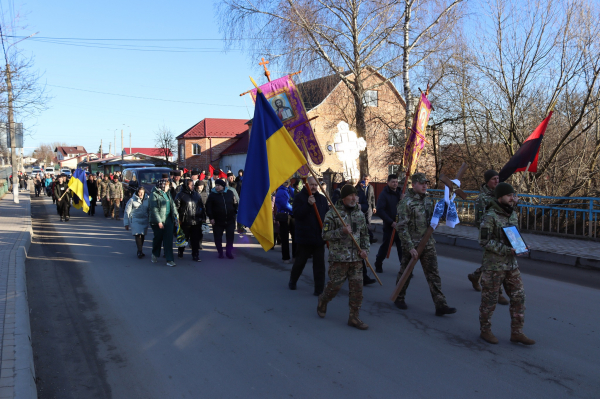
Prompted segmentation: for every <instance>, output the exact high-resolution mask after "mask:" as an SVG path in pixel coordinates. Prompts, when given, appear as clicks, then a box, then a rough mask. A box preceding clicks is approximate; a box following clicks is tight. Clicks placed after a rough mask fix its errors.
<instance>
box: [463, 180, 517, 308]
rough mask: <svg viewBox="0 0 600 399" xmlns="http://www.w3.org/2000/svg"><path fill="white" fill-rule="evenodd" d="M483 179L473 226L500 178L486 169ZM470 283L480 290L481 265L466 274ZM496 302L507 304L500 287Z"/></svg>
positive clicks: (483, 212) (492, 196)
mask: <svg viewBox="0 0 600 399" xmlns="http://www.w3.org/2000/svg"><path fill="white" fill-rule="evenodd" d="M483 179H484V180H485V183H483V184H482V185H481V189H480V192H479V195H478V196H477V199H476V200H475V226H477V228H479V225H480V224H481V219H482V218H483V215H484V214H485V212H486V208H487V205H488V204H489V202H490V201H493V200H494V199H496V197H495V196H494V189H495V188H496V186H497V185H498V182H499V181H500V178H499V177H498V172H496V171H495V170H492V169H490V170H488V171H487V172H485V173H484V174H483ZM467 278H468V279H469V281H470V282H471V284H473V289H474V290H475V291H481V285H479V280H480V279H481V267H478V268H477V269H475V271H474V272H473V273H471V274H469V275H468V276H467ZM498 303H499V304H500V305H508V299H506V297H505V296H504V295H502V287H500V295H498Z"/></svg>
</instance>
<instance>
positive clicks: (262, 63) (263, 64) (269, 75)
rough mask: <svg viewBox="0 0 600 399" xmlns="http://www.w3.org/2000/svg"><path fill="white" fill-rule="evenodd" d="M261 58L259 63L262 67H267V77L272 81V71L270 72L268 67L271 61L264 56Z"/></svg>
mask: <svg viewBox="0 0 600 399" xmlns="http://www.w3.org/2000/svg"><path fill="white" fill-rule="evenodd" d="M261 60H262V62H259V63H258V65H262V67H263V68H265V76H266V77H267V79H268V80H269V82H270V81H271V72H269V70H268V69H267V64H268V63H269V61H266V60H265V58H264V57H262V58H261Z"/></svg>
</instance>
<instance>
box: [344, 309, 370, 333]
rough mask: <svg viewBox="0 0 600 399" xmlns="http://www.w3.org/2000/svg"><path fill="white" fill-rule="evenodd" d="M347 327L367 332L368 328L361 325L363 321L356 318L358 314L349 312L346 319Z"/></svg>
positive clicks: (363, 324)
mask: <svg viewBox="0 0 600 399" xmlns="http://www.w3.org/2000/svg"><path fill="white" fill-rule="evenodd" d="M348 325H349V326H350V327H354V328H358V329H359V330H367V329H368V328H369V326H368V325H366V324H365V323H363V321H362V320H361V319H359V318H358V312H350V317H348Z"/></svg>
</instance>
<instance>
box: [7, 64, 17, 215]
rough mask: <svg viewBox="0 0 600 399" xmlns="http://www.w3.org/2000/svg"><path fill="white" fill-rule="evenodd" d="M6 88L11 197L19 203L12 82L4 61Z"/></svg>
mask: <svg viewBox="0 0 600 399" xmlns="http://www.w3.org/2000/svg"><path fill="white" fill-rule="evenodd" d="M6 90H7V91H8V134H9V135H10V162H11V164H12V180H13V181H12V184H13V199H14V201H15V204H18V203H19V178H18V177H17V172H18V171H19V169H18V167H17V163H18V161H17V149H16V148H15V146H16V144H17V140H16V137H15V136H16V134H15V126H14V124H15V121H14V116H13V93H12V82H11V80H10V65H9V64H8V61H7V62H6Z"/></svg>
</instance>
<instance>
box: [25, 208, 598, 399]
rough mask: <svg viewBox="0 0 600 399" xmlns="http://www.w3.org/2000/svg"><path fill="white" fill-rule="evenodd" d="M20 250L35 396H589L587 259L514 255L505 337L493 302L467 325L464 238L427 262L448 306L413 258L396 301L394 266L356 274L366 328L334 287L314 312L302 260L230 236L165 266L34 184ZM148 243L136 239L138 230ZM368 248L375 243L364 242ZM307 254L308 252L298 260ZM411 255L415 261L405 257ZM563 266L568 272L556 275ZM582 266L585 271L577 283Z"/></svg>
mask: <svg viewBox="0 0 600 399" xmlns="http://www.w3.org/2000/svg"><path fill="white" fill-rule="evenodd" d="M32 202H33V211H32V213H33V215H34V232H35V234H36V238H35V240H34V243H33V244H32V246H31V250H30V253H29V259H28V264H27V271H28V289H29V296H30V306H31V308H32V312H31V316H32V320H31V322H32V331H33V345H34V353H35V357H36V359H35V361H36V373H37V376H38V379H39V381H38V387H39V393H40V398H83V397H85V398H110V397H112V398H161V399H162V398H199V397H202V398H283V397H295V398H316V397H349V398H358V397H361V398H381V397H410V398H419V397H423V398H432V397H440V398H442V397H443V398H464V397H479V396H480V397H486V398H496V397H497V398H506V397H528V398H548V397H552V398H559V397H583V398H592V397H598V392H600V379H599V378H598V376H599V375H600V373H599V372H600V367H599V365H598V364H599V363H598V358H599V355H600V339H599V338H600V318H599V317H598V316H597V315H598V304H599V303H600V290H599V289H598V288H599V285H598V281H599V279H598V274H600V273H594V272H589V271H584V270H578V269H569V268H565V267H562V266H558V267H554V266H548V269H549V270H550V272H551V277H552V278H544V277H540V276H539V275H540V274H543V270H544V267H546V265H540V264H535V263H534V262H529V263H528V265H527V266H526V267H524V268H523V269H531V271H532V273H533V274H524V277H523V279H524V283H525V288H526V293H527V307H528V308H527V313H526V325H525V331H526V333H527V334H528V335H529V336H530V337H532V338H534V339H536V340H537V341H538V343H537V344H536V345H534V346H532V347H525V346H521V345H514V344H511V343H510V342H509V341H508V338H509V334H510V329H509V317H508V309H507V308H506V307H500V308H499V309H498V310H497V312H496V314H495V315H494V319H493V323H494V331H495V333H496V335H497V336H498V338H499V339H500V344H499V345H495V346H493V345H488V344H486V343H485V342H483V341H481V340H480V339H479V338H478V334H479V331H478V306H479V295H478V294H477V293H476V292H475V291H473V290H472V288H471V287H470V285H469V283H468V281H467V280H466V278H465V276H466V274H467V273H469V272H471V271H472V270H473V269H474V268H475V267H476V266H477V263H476V260H477V259H478V257H479V256H480V255H478V254H477V252H476V251H470V250H465V249H460V250H457V249H456V248H443V246H440V253H441V254H444V253H445V254H447V255H449V256H441V257H440V264H441V275H442V281H443V284H444V292H445V294H446V295H447V297H448V301H449V304H450V306H455V307H457V308H458V313H456V314H455V315H452V316H446V317H442V318H440V317H436V316H435V315H434V308H433V304H432V301H431V297H430V296H429V293H428V289H427V286H426V282H425V279H424V277H423V275H422V273H421V272H420V271H419V270H418V269H417V273H416V278H414V279H413V281H412V283H411V286H410V289H409V293H408V296H407V304H408V306H409V309H408V310H407V311H400V310H398V309H396V308H395V307H394V306H393V304H392V303H391V302H389V300H388V299H387V297H388V296H389V294H390V292H391V290H392V287H393V282H394V279H395V272H394V271H395V270H396V269H397V266H396V265H394V266H393V267H392V266H391V265H390V263H391V262H389V261H388V264H387V266H386V264H384V271H385V272H384V273H383V274H382V275H381V278H382V280H383V283H384V287H375V286H371V287H366V288H365V301H364V306H363V310H362V318H363V320H364V321H365V322H366V323H368V324H369V325H370V329H369V330H368V331H359V330H356V329H353V328H350V327H348V326H347V325H346V320H347V316H348V307H347V291H346V290H342V293H341V294H342V297H341V298H336V299H335V300H334V301H333V302H332V303H331V304H330V305H329V311H328V314H327V317H326V318H325V319H320V318H319V317H318V316H317V314H316V298H315V297H314V296H312V287H311V282H312V278H311V277H310V274H311V273H310V272H309V269H307V271H305V275H304V276H303V277H302V279H301V281H300V282H299V284H298V290H297V291H289V290H288V289H287V280H288V277H289V269H290V268H289V265H283V264H282V263H281V262H280V261H279V259H280V256H281V253H280V252H279V251H271V252H269V253H264V252H262V250H260V249H258V248H257V246H256V245H255V244H252V243H249V242H248V240H247V239H245V238H238V237H237V236H236V241H237V252H236V255H237V257H236V259H235V260H227V259H224V260H219V259H217V258H216V254H215V250H214V246H212V245H210V244H206V245H205V249H206V250H205V251H203V252H202V258H203V262H202V263H200V264H196V263H192V262H191V261H190V260H189V254H188V255H187V256H188V259H186V260H184V261H179V262H178V265H177V267H175V268H169V267H166V266H165V265H164V264H162V263H159V264H152V263H151V262H150V260H149V259H148V258H149V254H150V250H149V248H146V250H145V252H146V254H148V256H146V258H145V259H143V260H138V259H137V258H136V257H135V245H134V242H133V240H132V238H131V236H130V235H129V234H128V233H127V232H125V231H124V229H123V227H122V225H121V223H122V222H117V221H112V220H106V219H104V217H102V216H100V217H99V216H98V215H97V216H96V217H94V218H92V217H88V216H87V215H83V214H82V213H79V212H78V211H75V210H73V212H72V215H73V217H72V219H71V222H69V223H60V222H58V221H57V220H58V216H57V215H56V212H55V208H54V207H53V206H52V204H51V200H49V199H47V198H43V197H42V198H33V199H32ZM146 246H147V247H148V246H149V243H147V245H146ZM370 258H371V259H374V254H373V255H371V257H370ZM309 266H310V265H309ZM417 268H418V267H417ZM563 276H564V277H565V278H566V277H567V276H568V279H569V280H568V281H571V282H563V281H562V280H563ZM582 282H585V283H586V284H580V283H582Z"/></svg>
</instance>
